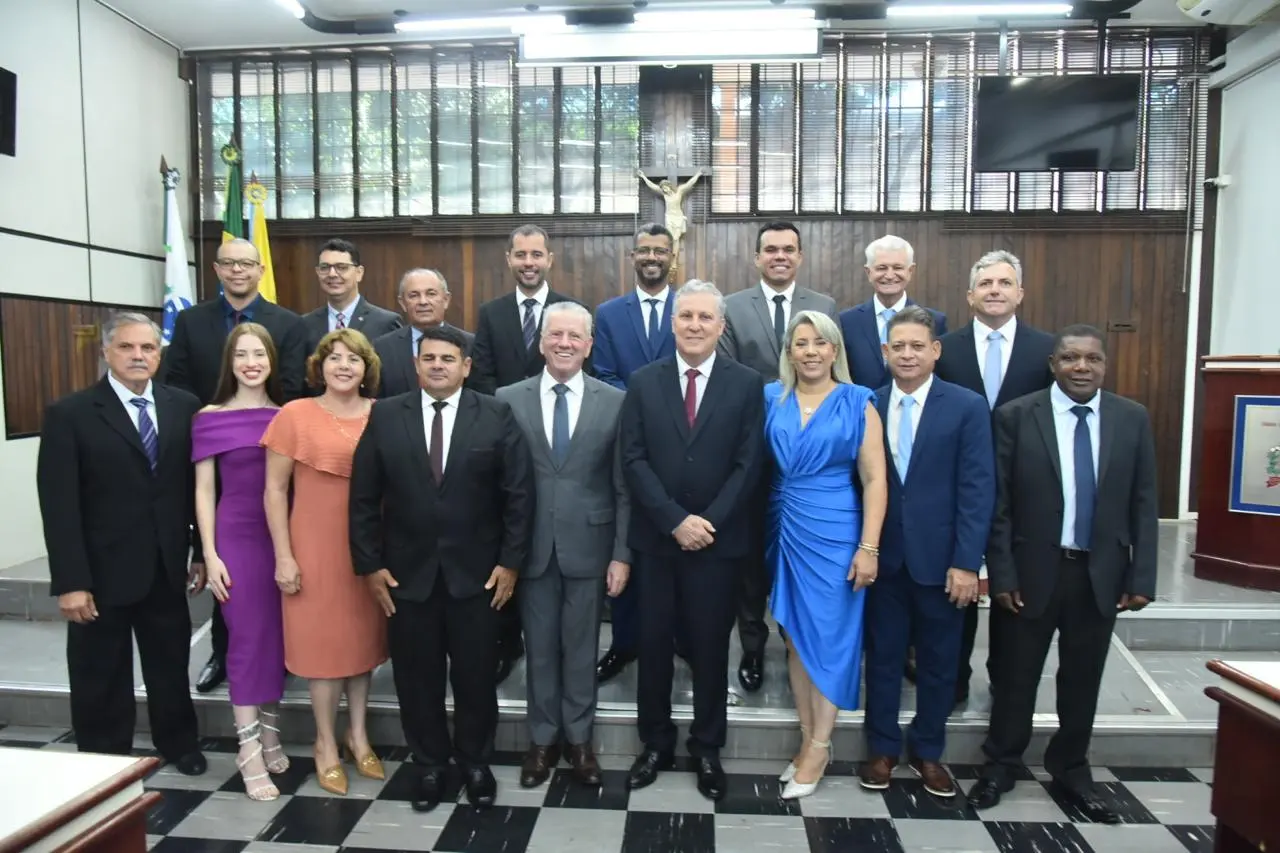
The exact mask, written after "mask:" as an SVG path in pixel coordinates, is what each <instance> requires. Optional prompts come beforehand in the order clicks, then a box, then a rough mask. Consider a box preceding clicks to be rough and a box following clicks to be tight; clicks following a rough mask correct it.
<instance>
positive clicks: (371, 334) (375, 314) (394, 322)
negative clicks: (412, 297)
mask: <svg viewBox="0 0 1280 853" xmlns="http://www.w3.org/2000/svg"><path fill="white" fill-rule="evenodd" d="M403 325H404V324H403V323H402V322H400V315H399V314H397V313H395V312H394V311H388V310H387V309H386V308H379V307H378V306H377V305H374V304H373V303H372V302H370V301H369V300H368V299H366V298H364V297H363V296H361V297H360V300H359V301H358V302H357V303H356V307H355V310H354V311H352V312H351V316H350V317H347V318H346V326H347V328H348V329H355V330H356V331H357V332H359V333H360V334H362V335H364V336H365V337H366V338H368V339H369V340H370V341H376V340H377V339H378V338H380V337H382V336H383V335H386V334H389V333H391V332H394V331H395V330H396V329H398V328H400V327H401V326H403ZM302 326H303V328H304V329H305V335H306V344H305V350H306V352H307V353H308V354H310V353H313V352H315V351H316V346H317V345H318V344H319V343H320V339H321V338H323V337H324V336H325V335H327V334H329V306H328V305H321V306H320V307H319V308H317V309H316V310H314V311H312V312H310V313H308V314H304V315H303V316H302Z"/></svg>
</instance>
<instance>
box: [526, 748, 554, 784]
mask: <svg viewBox="0 0 1280 853" xmlns="http://www.w3.org/2000/svg"><path fill="white" fill-rule="evenodd" d="M559 762H560V746H559V744H555V745H552V746H537V745H534V746H531V747H529V751H528V752H526V753H525V754H524V761H523V763H521V765H520V787H521V788H536V787H538V786H539V785H541V784H542V783H543V782H545V781H547V779H548V778H550V777H551V771H552V770H553V769H554V768H555V766H556V764H558V763H559Z"/></svg>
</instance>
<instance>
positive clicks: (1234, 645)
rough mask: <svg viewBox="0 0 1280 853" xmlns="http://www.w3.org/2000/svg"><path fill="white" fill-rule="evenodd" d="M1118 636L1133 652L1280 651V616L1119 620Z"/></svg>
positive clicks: (1116, 631) (1117, 623)
mask: <svg viewBox="0 0 1280 853" xmlns="http://www.w3.org/2000/svg"><path fill="white" fill-rule="evenodd" d="M1115 634H1116V637H1117V638H1118V639H1119V640H1120V642H1122V643H1124V644H1125V646H1127V647H1128V648H1129V651H1132V652H1148V651H1150V652H1280V619H1276V618H1275V616H1274V615H1272V616H1270V617H1269V618H1248V619H1239V618H1229V617H1228V618H1215V619H1191V618H1155V617H1153V618H1146V619H1119V620H1117V621H1116V627H1115Z"/></svg>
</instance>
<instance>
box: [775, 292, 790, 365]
mask: <svg viewBox="0 0 1280 853" xmlns="http://www.w3.org/2000/svg"><path fill="white" fill-rule="evenodd" d="M786 304H787V297H785V296H783V295H782V294H781V293H779V294H778V295H777V296H775V297H773V336H774V337H775V338H777V339H778V352H782V339H783V338H785V337H786V336H787V312H786V309H785V308H784V307H783V306H784V305H786Z"/></svg>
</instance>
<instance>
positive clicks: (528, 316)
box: [521, 298, 538, 349]
mask: <svg viewBox="0 0 1280 853" xmlns="http://www.w3.org/2000/svg"><path fill="white" fill-rule="evenodd" d="M537 304H538V300H536V299H533V298H529V299H526V300H525V301H524V322H523V323H522V324H521V328H522V330H523V331H524V348H525V349H533V338H534V335H536V334H537V333H538V324H537V322H535V321H534V319H533V306H535V305H537Z"/></svg>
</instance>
